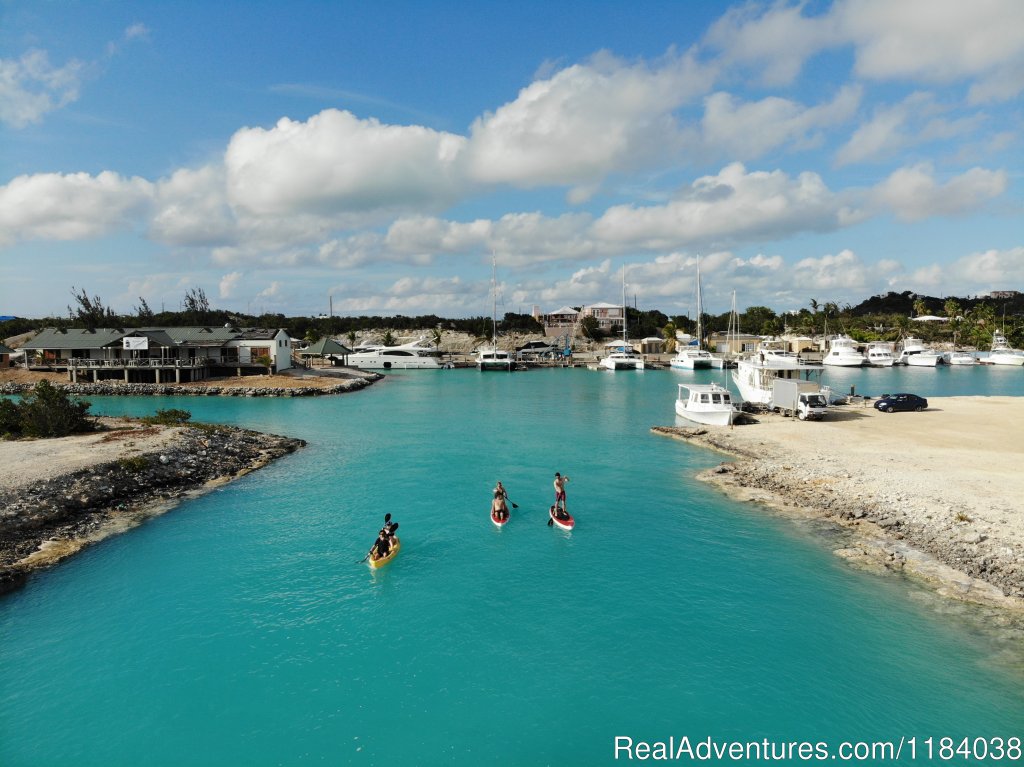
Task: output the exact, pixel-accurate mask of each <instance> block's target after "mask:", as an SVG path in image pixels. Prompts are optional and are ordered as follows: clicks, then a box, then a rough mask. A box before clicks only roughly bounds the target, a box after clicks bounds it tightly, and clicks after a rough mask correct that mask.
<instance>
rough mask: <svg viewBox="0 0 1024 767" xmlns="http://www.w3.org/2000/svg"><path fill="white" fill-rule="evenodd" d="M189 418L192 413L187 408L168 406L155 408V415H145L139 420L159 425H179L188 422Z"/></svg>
mask: <svg viewBox="0 0 1024 767" xmlns="http://www.w3.org/2000/svg"><path fill="white" fill-rule="evenodd" d="M191 418H192V414H191V413H190V412H188V411H187V410H179V409H177V408H168V409H167V410H157V411H156V415H147V416H144V417H143V418H142V419H141V420H142V422H143V423H148V424H158V425H160V426H181V425H182V424H186V423H188V422H189V420H191Z"/></svg>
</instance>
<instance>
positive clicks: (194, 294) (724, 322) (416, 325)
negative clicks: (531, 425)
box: [0, 288, 1024, 349]
mask: <svg viewBox="0 0 1024 767" xmlns="http://www.w3.org/2000/svg"><path fill="white" fill-rule="evenodd" d="M72 295H73V296H74V299H75V303H76V306H75V307H70V306H69V307H68V316H65V317H46V318H42V319H36V320H30V319H23V318H17V319H13V320H7V321H5V322H2V323H0V339H2V338H9V337H11V336H15V335H19V334H21V333H26V332H29V331H32V330H38V329H39V328H41V327H47V326H49V327H57V328H61V327H64V328H66V327H71V326H75V327H82V326H85V327H115V328H117V327H145V326H168V325H179V326H194V325H225V324H231V325H233V326H236V327H264V328H275V327H281V328H287V329H288V332H289V333H290V334H291V335H292V336H294V337H296V338H306V339H307V340H310V341H313V340H316V339H319V338H323V337H324V336H330V337H333V338H347V339H348V342H349V346H353V345H355V342H356V339H357V338H358V336H359V334H361V333H363V332H365V331H368V330H379V329H380V328H388V329H389V331H390V333H391V335H392V339H393V340H395V339H397V337H398V336H401V335H405V334H407V333H410V332H412V331H423V330H424V329H427V328H431V329H437V331H442V330H454V331H459V332H463V333H469V334H472V335H476V336H479V337H481V338H490V336H491V318H490V317H468V318H463V319H447V318H444V317H439V316H437V315H434V314H428V315H421V316H417V317H407V316H405V315H401V314H399V315H395V316H393V317H380V316H361V317H286V316H285V315H283V314H261V315H240V314H235V313H232V312H227V311H223V310H218V309H213V308H211V307H210V303H209V299H208V298H207V297H206V294H205V293H204V292H203V291H202V289H201V288H194V289H191V290H189V291H188V292H187V293H186V294H185V297H184V299H183V300H182V302H181V306H180V309H181V311H176V312H167V311H160V312H154V311H153V310H152V309H150V307H149V305H148V304H147V303H146V301H145V299H142V298H140V299H139V301H140V305H139V306H136V307H134V309H133V312H134V313H133V314H118V313H116V312H114V311H113V310H112V309H111V308H110V307H108V306H106V305H104V303H103V301H102V300H101V299H100V298H99V296H89V294H88V293H87V292H86V291H85V290H75V291H73V292H72ZM577 308H578V307H577ZM626 309H627V320H628V323H629V334H630V336H633V337H645V336H660V335H662V331H663V329H664V328H665V326H666V325H667V324H669V322H672V323H674V324H675V326H676V327H677V328H678V329H679V330H681V331H683V332H687V333H694V332H695V331H696V324H697V323H696V318H691V317H687V316H676V317H669V316H667V315H665V314H664V313H662V312H660V311H658V310H648V311H638V310H637V309H634V308H632V307H627V308H626ZM921 314H934V315H938V316H944V317H948V318H950V320H951V321H950V322H945V323H938V322H920V323H919V322H913V321H912V320H911V319H910V317H911V316H919V315H921ZM1004 316H1005V326H1004ZM702 319H703V323H702V324H703V327H704V331H705V332H706V333H708V332H713V331H716V330H719V331H724V330H725V329H726V328H727V327H728V324H729V314H728V312H723V313H722V314H718V315H713V314H707V313H705V314H704V316H703V318H702ZM739 322H740V331H741V332H744V333H751V334H755V335H777V334H780V333H783V332H787V331H788V332H792V333H802V334H804V335H811V336H813V335H816V334H821V333H823V332H824V331H825V330H826V329H827V330H828V332H829V333H830V334H831V333H833V332H845V333H848V334H850V335H851V336H852V337H853V338H855V339H856V340H858V341H862V342H866V341H875V340H886V341H894V340H896V339H897V338H898V337H899V335H900V334H901V333H909V332H913V333H914V335H918V336H921V337H922V338H923V339H924V340H925V341H926V342H939V341H952V337H953V332H954V331H956V332H957V341H958V343H959V344H962V345H964V346H974V347H976V348H982V349H987V348H988V347H989V346H990V345H991V343H992V331H993V330H997V329H1003V330H1005V332H1006V335H1007V336H1008V338H1009V341H1010V343H1011V345H1013V346H1016V347H1018V348H1019V347H1021V346H1024V292H1020V293H1016V294H1008V295H1007V296H1006V297H1000V298H990V297H984V298H980V297H977V296H975V297H941V298H938V297H934V296H923V295H919V294H916V293H911V292H910V291H904V292H902V293H893V292H889V293H886V294H885V295H881V296H872V297H871V298H869V299H867V300H866V301H862V302H861V303H860V304H858V305H856V306H851V305H850V304H838V303H836V302H831V301H819V300H818V299H816V298H812V299H810V300H809V301H808V305H807V307H805V308H801V309H799V310H798V311H791V312H783V313H777V312H775V311H774V310H772V309H770V308H768V307H765V306H751V307H748V308H747V309H745V310H744V311H742V312H740V314H739ZM581 324H582V326H583V332H584V334H585V335H586V336H587V337H589V338H592V339H594V340H601V338H602V337H603V336H604V334H603V333H601V332H600V331H598V329H597V327H596V323H595V327H588V326H587V323H586V321H583V322H582V323H581ZM498 331H499V332H500V333H502V334H507V333H516V334H523V335H525V334H528V333H541V332H543V327H542V326H541V325H540V324H539V323H538V322H537V321H536V320H535V319H534V318H533V317H532V316H530V315H528V314H517V313H513V312H508V313H506V314H505V315H504V317H503V318H502V319H501V321H500V322H499V323H498ZM612 334H613V335H614V334H615V333H614V331H613V333H612Z"/></svg>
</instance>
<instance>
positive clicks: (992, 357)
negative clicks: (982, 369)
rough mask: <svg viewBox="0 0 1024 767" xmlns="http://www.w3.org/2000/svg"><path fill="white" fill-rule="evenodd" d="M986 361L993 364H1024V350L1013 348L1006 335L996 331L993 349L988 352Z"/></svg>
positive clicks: (993, 335)
mask: <svg viewBox="0 0 1024 767" xmlns="http://www.w3.org/2000/svg"><path fill="white" fill-rule="evenodd" d="M986 362H989V363H991V364H993V365H1024V351H1021V350H1020V349H1014V348H1012V347H1011V346H1010V344H1009V343H1008V342H1007V340H1006V336H1005V335H1003V334H1002V333H999V332H996V333H993V334H992V351H990V352H989V353H988V357H987V358H986Z"/></svg>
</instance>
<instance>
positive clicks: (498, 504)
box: [491, 482, 508, 519]
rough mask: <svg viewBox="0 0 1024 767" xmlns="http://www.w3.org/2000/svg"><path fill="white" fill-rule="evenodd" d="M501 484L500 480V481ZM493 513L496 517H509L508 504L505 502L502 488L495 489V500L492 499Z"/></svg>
mask: <svg viewBox="0 0 1024 767" xmlns="http://www.w3.org/2000/svg"><path fill="white" fill-rule="evenodd" d="M498 484H499V485H500V484H501V483H500V482H499V483H498ZM491 514H493V515H494V517H495V518H496V519H508V504H506V503H505V496H503V495H502V494H501V491H500V490H495V491H494V500H493V501H491Z"/></svg>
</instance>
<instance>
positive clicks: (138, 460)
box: [118, 455, 149, 473]
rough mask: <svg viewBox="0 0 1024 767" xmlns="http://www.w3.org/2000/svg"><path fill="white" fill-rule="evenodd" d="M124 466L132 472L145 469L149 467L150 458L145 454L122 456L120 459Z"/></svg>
mask: <svg viewBox="0 0 1024 767" xmlns="http://www.w3.org/2000/svg"><path fill="white" fill-rule="evenodd" d="M118 463H119V464H121V465H122V466H123V467H124V468H126V469H127V470H128V471H131V472H136V473H138V472H140V471H145V470H146V469H148V468H149V459H148V458H146V456H144V455H136V456H132V457H131V458H122V459H120V460H119V461H118Z"/></svg>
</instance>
